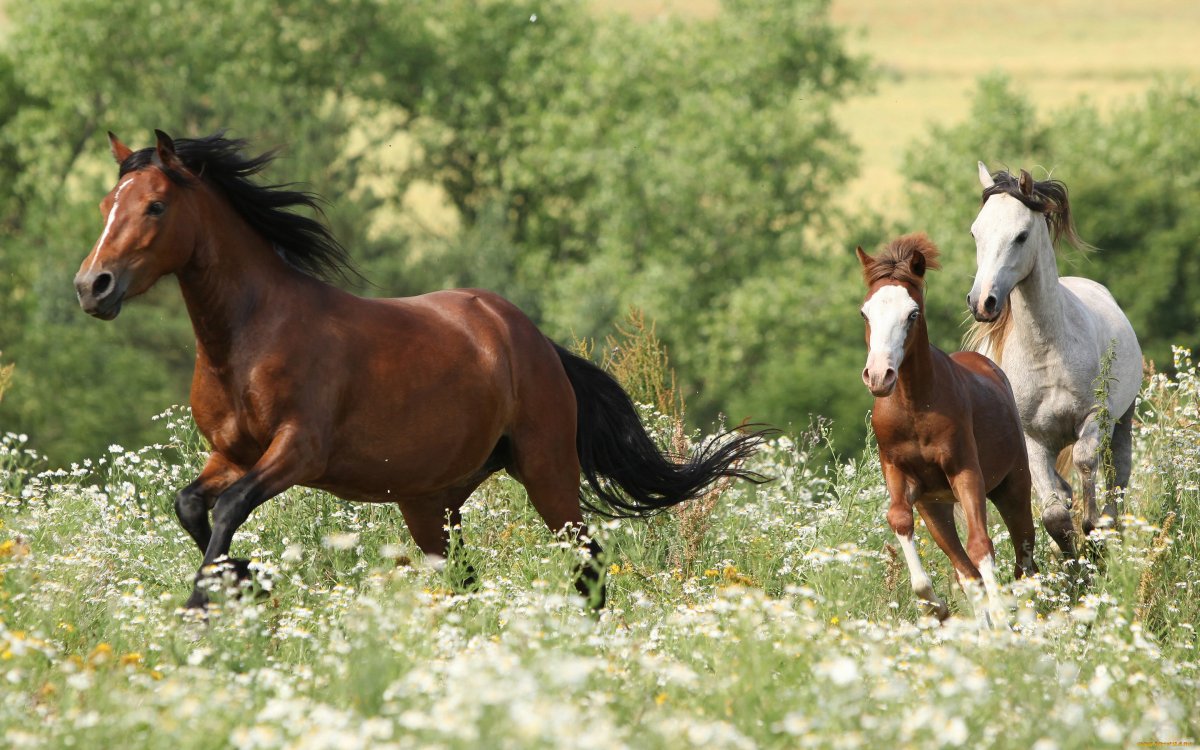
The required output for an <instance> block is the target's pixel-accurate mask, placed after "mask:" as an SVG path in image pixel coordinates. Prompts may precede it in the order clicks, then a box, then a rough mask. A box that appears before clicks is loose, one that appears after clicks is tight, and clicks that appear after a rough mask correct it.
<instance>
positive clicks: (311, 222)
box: [121, 132, 362, 282]
mask: <svg viewBox="0 0 1200 750" xmlns="http://www.w3.org/2000/svg"><path fill="white" fill-rule="evenodd" d="M246 145H247V144H246V141H244V140H241V139H232V138H226V137H225V136H224V134H223V133H220V132H218V133H215V134H213V135H210V136H206V137H203V138H178V139H176V140H175V154H176V156H178V157H179V160H180V161H181V162H183V165H184V166H185V167H187V168H188V170H189V171H190V172H191V173H192V175H195V176H196V177H198V178H200V179H202V180H204V181H206V182H207V183H209V184H210V185H211V186H213V187H215V188H216V189H217V190H219V191H220V192H221V193H223V194H224V195H225V197H226V198H227V199H228V200H229V203H230V205H232V206H233V208H234V210H235V211H237V212H238V213H239V214H240V215H241V216H242V218H243V219H245V220H246V222H247V223H248V224H249V225H250V226H251V227H252V228H253V229H254V230H255V231H257V232H258V233H259V234H261V235H262V236H263V237H265V238H266V239H267V240H268V241H269V242H271V243H272V244H273V245H274V246H275V248H276V250H277V251H278V252H279V253H280V254H281V255H282V256H283V258H284V259H285V260H286V261H287V262H288V263H289V264H291V265H292V266H293V267H295V268H297V269H299V270H300V271H303V272H304V273H306V274H308V275H309V276H313V277H316V278H319V279H324V280H326V281H343V282H348V281H350V280H352V279H360V278H362V277H361V274H359V272H358V271H357V270H356V269H355V268H354V264H353V263H352V262H351V260H350V255H349V253H347V252H346V249H345V248H344V247H342V245H341V244H340V243H339V242H338V241H337V240H336V239H334V237H333V234H331V233H330V231H329V228H328V227H326V226H325V225H324V224H323V223H321V222H320V221H318V220H316V219H312V218H309V217H307V216H301V215H300V214H296V213H293V212H292V211H290V210H288V209H290V208H291V207H293V206H303V207H306V208H310V209H312V210H313V211H314V212H316V213H317V214H320V213H321V206H320V204H321V198H320V196H318V195H316V194H314V193H310V192H306V191H302V190H291V189H289V188H291V187H293V184H283V185H258V184H255V183H254V182H253V181H251V179H250V178H251V177H252V176H253V175H256V174H258V173H259V172H261V171H262V170H263V169H265V168H266V167H267V165H268V164H270V163H271V162H272V161H273V160H274V159H275V152H274V151H268V152H266V153H264V154H260V155H258V156H254V157H246V156H243V155H242V151H243V150H244V149H245V148H246ZM148 166H155V167H157V168H159V169H161V170H162V171H163V172H164V173H165V174H166V175H167V177H169V178H170V179H171V181H172V182H174V183H176V184H178V185H183V186H188V187H190V186H192V185H193V184H194V179H195V178H193V177H192V176H191V175H187V174H183V173H180V172H178V171H176V170H173V169H170V168H168V167H166V166H164V165H163V164H162V162H161V161H160V160H159V159H158V154H157V152H156V151H155V149H154V148H144V149H142V150H140V151H135V152H133V153H132V154H130V155H129V157H128V158H126V159H125V161H124V162H122V163H121V176H124V175H126V174H128V173H129V172H136V171H138V170H139V169H144V168H145V167H148Z"/></svg>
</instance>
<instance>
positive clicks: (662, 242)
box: [0, 0, 866, 460]
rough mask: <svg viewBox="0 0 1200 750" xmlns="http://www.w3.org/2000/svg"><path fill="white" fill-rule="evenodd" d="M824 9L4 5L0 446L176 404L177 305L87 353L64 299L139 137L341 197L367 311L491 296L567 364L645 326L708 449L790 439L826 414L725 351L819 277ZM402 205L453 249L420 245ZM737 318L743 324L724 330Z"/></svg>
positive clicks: (361, 1)
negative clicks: (277, 160) (719, 418)
mask: <svg viewBox="0 0 1200 750" xmlns="http://www.w3.org/2000/svg"><path fill="white" fill-rule="evenodd" d="M827 11H828V2H826V0H802V1H801V2H787V1H785V0H728V2H726V3H725V4H724V5H723V6H722V9H721V13H720V14H719V15H718V16H717V17H716V18H713V19H711V20H704V21H692V22H684V21H681V20H673V21H665V22H659V23H650V24H638V23H635V22H633V21H631V20H629V19H628V18H625V17H622V16H599V15H594V14H591V13H589V12H588V9H587V7H586V6H584V5H583V4H581V3H578V2H571V1H569V0H549V1H548V2H544V3H539V4H538V6H537V7H536V8H534V9H529V8H524V7H521V6H514V5H512V4H511V3H509V2H501V1H500V0H451V1H450V2H442V1H441V0H406V1H404V2H401V1H400V0H343V1H341V2H331V0H298V1H297V2H293V3H288V4H287V5H286V9H285V8H283V7H281V6H279V5H278V4H270V3H246V2H244V0H214V2H211V3H204V4H196V3H187V2H184V1H183V0H163V2H157V3H154V4H152V5H149V6H147V5H146V4H144V3H138V2H133V1H132V0H121V1H119V2H100V1H99V0H46V2H39V3H22V4H19V5H16V6H13V7H12V8H11V9H10V14H11V19H10V20H11V23H12V31H11V33H10V35H9V36H8V37H7V38H6V40H5V42H4V48H3V55H2V56H0V59H2V60H3V62H0V91H2V92H3V93H5V94H11V96H10V97H8V98H6V100H5V104H4V105H3V107H0V118H3V124H4V128H2V129H0V169H3V170H4V174H3V176H4V177H6V178H10V179H7V180H6V188H5V190H6V192H5V193H4V194H3V195H0V212H3V213H2V214H0V216H3V217H4V220H5V222H6V226H9V227H11V233H10V235H11V236H10V237H9V238H8V239H7V240H6V243H5V254H4V256H3V258H2V259H0V284H3V285H4V289H3V291H4V292H5V294H4V295H2V296H0V337H2V338H0V343H2V344H3V345H4V346H5V349H6V351H7V352H8V353H9V355H10V356H11V357H12V358H13V360H14V361H16V362H17V363H18V373H19V375H18V379H17V381H16V383H15V384H14V386H13V391H12V393H11V394H10V398H9V399H6V401H5V404H4V405H3V407H2V411H0V420H3V422H4V424H5V425H6V426H8V425H10V424H11V425H14V426H17V427H19V428H20V429H22V430H23V431H27V432H29V433H30V434H32V435H33V436H34V437H35V439H36V440H37V441H38V447H39V448H41V449H42V450H44V451H47V452H49V453H50V454H51V455H52V456H54V457H55V458H58V459H60V460H65V459H70V458H74V457H78V456H80V455H82V454H84V453H87V452H92V451H95V450H96V449H97V448H98V447H102V446H103V445H106V444H107V443H109V442H124V441H129V442H136V441H137V440H139V439H142V438H141V437H140V436H142V435H144V434H145V433H144V430H145V429H146V426H147V425H148V416H149V415H150V414H151V413H153V412H154V411H157V410H158V409H161V408H162V407H164V406H165V405H167V404H168V403H170V402H173V401H179V400H182V399H183V398H184V396H185V394H186V382H187V378H188V375H189V372H190V360H191V340H190V336H189V334H188V324H187V321H186V319H185V318H184V316H183V310H182V305H180V304H179V302H178V299H177V295H175V294H174V292H173V291H172V289H171V288H170V285H164V288H163V289H162V290H160V291H158V292H157V293H156V294H153V295H151V296H150V298H149V299H148V300H147V301H146V302H145V303H143V304H140V305H134V306H132V307H131V308H130V309H129V310H127V311H126V312H125V313H124V314H123V315H122V318H121V320H120V321H119V322H118V323H116V324H112V325H105V324H103V323H100V322H98V321H93V320H89V319H87V318H86V317H84V316H83V315H82V314H81V313H80V312H79V310H78V308H77V306H76V304H75V302H74V299H73V295H72V290H71V287H70V279H71V277H72V275H73V273H74V270H75V268H76V266H77V264H78V263H79V261H80V260H81V259H82V257H83V256H84V255H85V254H86V252H87V249H88V247H89V245H90V244H91V243H92V242H94V240H95V237H96V234H97V232H98V230H99V228H100V224H99V218H98V217H97V216H96V214H95V209H94V208H93V207H94V205H95V202H96V201H97V200H98V199H99V198H100V197H101V196H102V195H103V194H104V193H105V192H106V191H107V190H108V189H110V187H111V185H112V180H113V177H114V172H115V169H114V167H113V165H112V164H111V162H110V161H109V159H108V155H107V148H106V145H105V143H104V139H103V132H104V131H105V130H108V129H111V130H114V131H115V132H117V133H118V134H121V135H122V137H123V138H124V139H125V140H126V141H127V142H128V143H130V145H139V144H141V143H145V142H146V141H145V139H146V138H148V136H149V133H150V130H151V128H154V127H159V128H163V129H165V130H167V131H168V132H171V133H173V134H175V135H193V134H199V133H206V132H212V131H214V130H217V129H220V128H225V127H228V128H230V129H231V130H232V133H233V134H234V135H237V136H244V137H248V138H250V139H251V140H252V142H253V143H254V144H255V145H256V146H261V147H262V148H269V147H271V146H274V145H286V151H285V153H286V156H287V160H286V163H285V164H283V165H280V166H279V167H277V168H276V169H275V170H274V171H273V172H272V173H271V174H269V175H268V178H273V179H276V180H279V181H300V182H304V183H306V184H307V185H308V186H309V187H311V188H312V189H315V190H317V191H319V192H322V193H324V194H325V195H328V196H331V197H332V198H333V200H332V202H331V204H330V206H329V208H328V218H329V221H330V223H331V224H332V226H333V228H334V231H335V233H336V234H337V235H338V236H339V238H340V239H341V240H342V241H343V242H344V244H346V245H347V246H348V247H350V248H351V249H352V252H353V254H354V255H355V257H357V258H358V259H359V260H360V263H361V266H362V268H363V270H364V271H365V273H366V275H367V276H368V277H370V278H372V279H373V280H374V281H375V284H376V285H375V286H374V287H366V288H363V289H360V290H359V291H365V292H367V293H371V294H388V295H394V294H404V293H416V292H421V291H428V290H430V289H433V288H439V287H442V286H450V285H479V286H485V287H490V288H493V289H496V290H497V291H499V292H501V293H503V294H505V295H506V296H509V297H510V298H512V299H513V300H514V301H516V302H517V303H518V304H520V305H522V306H523V307H524V308H525V309H526V310H527V311H529V313H530V314H531V315H532V316H533V317H534V318H535V319H536V320H537V321H538V322H539V323H540V324H542V325H543V326H544V327H545V329H546V330H547V332H548V333H549V334H551V335H553V336H554V337H556V338H559V339H569V338H570V337H571V336H572V335H578V336H589V337H595V338H597V339H602V338H603V336H604V335H605V334H607V333H609V332H610V331H611V330H612V325H613V323H614V322H615V321H617V320H618V319H619V318H620V317H621V315H622V314H623V312H624V310H625V309H627V308H628V307H629V306H637V307H640V308H641V309H643V310H645V311H646V313H647V315H648V317H650V318H651V319H653V320H655V321H656V322H657V330H658V331H659V332H660V335H661V336H662V337H663V339H664V341H665V342H666V343H667V344H668V345H669V346H670V349H671V352H672V357H673V361H674V362H675V364H676V366H677V368H678V371H679V373H680V378H681V386H682V387H683V389H684V390H685V391H689V392H692V393H695V392H697V391H701V392H702V393H703V395H702V396H701V397H698V398H696V399H695V400H693V403H694V404H697V406H698V407H699V408H698V409H697V410H695V412H694V413H696V416H697V419H698V421H707V420H708V419H711V418H712V417H713V416H715V414H716V412H717V411H719V410H723V409H724V410H728V409H729V405H730V404H736V405H737V408H739V409H753V410H754V413H752V414H751V416H753V417H755V418H758V419H764V420H768V421H775V422H788V421H795V422H804V421H807V411H803V410H806V409H810V408H813V409H814V410H815V409H816V407H819V406H820V405H821V400H820V399H817V398H804V399H800V400H792V401H789V402H787V405H786V406H785V407H784V408H783V409H780V410H776V409H774V408H772V407H773V404H771V403H770V402H768V401H766V400H765V399H764V398H762V397H757V396H756V397H747V396H746V394H745V392H744V391H745V390H746V388H747V384H746V383H747V380H746V378H744V377H742V378H738V377H729V376H727V374H726V373H725V372H723V371H721V370H719V369H718V368H720V367H722V366H724V365H725V364H727V359H726V358H725V355H724V351H725V350H727V349H730V348H731V347H732V346H734V345H737V344H738V343H739V342H738V341H736V340H734V339H731V338H730V337H733V336H741V335H742V333H740V331H744V330H747V329H751V328H754V327H755V326H756V325H757V324H760V323H761V324H768V323H771V322H772V321H773V320H774V319H777V318H778V317H779V316H780V315H782V314H783V313H781V312H774V313H772V314H773V315H774V316H775V318H770V317H768V318H765V319H762V320H758V321H754V320H751V319H750V318H749V317H747V316H749V315H750V314H751V313H754V314H764V312H763V309H762V307H761V305H759V304H758V299H759V298H760V297H761V295H762V293H763V292H762V290H764V289H769V290H771V293H772V294H773V295H775V297H776V298H778V299H780V300H781V301H784V302H786V301H788V300H789V299H790V298H789V297H788V296H787V295H786V294H785V293H784V292H783V291H782V290H781V289H776V288H775V284H780V285H785V286H786V285H787V284H788V283H789V281H788V279H787V278H785V277H783V276H782V274H784V273H786V274H789V275H796V276H799V277H807V276H809V275H811V274H805V273H803V272H804V271H806V270H807V265H808V264H809V263H813V264H815V265H817V266H819V267H823V266H824V265H826V257H827V255H828V253H827V252H826V250H825V246H824V245H820V244H817V243H814V242H810V241H806V240H805V237H806V236H816V235H822V234H829V233H832V232H834V231H837V230H836V227H839V226H841V224H840V222H841V217H839V215H838V212H836V211H832V210H831V209H830V208H829V205H830V197H831V196H832V195H833V194H834V193H835V192H836V191H837V189H838V187H839V186H840V185H841V184H843V183H844V182H845V181H846V179H847V178H848V177H849V176H850V175H851V174H852V172H853V168H854V152H853V149H852V148H851V147H850V145H849V143H848V140H847V138H846V136H845V134H844V133H842V132H841V131H840V130H839V129H838V127H837V126H836V123H835V122H834V120H833V117H832V115H831V113H830V108H831V105H832V104H833V103H834V102H836V101H837V100H838V99H840V98H842V97H844V96H846V95H847V94H848V93H850V92H852V91H854V90H855V89H856V88H857V87H858V86H860V85H861V83H862V82H863V80H864V79H865V78H866V67H865V63H864V62H863V61H862V60H861V59H858V58H855V57H852V56H850V55H849V54H847V52H846V51H845V49H844V47H843V45H842V40H841V38H840V34H839V32H838V31H837V30H836V29H835V28H834V27H832V26H831V25H830V23H829V20H828V13H827ZM112 40H120V43H116V44H114V43H113V41H112ZM17 60H19V61H20V65H16V64H15V62H14V61H17ZM415 186H424V187H425V188H427V189H428V190H430V191H432V194H433V195H434V196H435V199H436V197H438V196H440V199H441V200H442V201H444V204H445V205H444V206H443V207H442V208H443V209H444V210H446V211H448V212H449V213H451V214H452V215H453V217H454V221H452V222H451V225H452V226H453V227H456V228H457V229H452V230H450V231H446V232H442V233H438V232H429V231H424V230H423V229H422V228H421V227H420V226H419V222H417V224H414V223H413V222H414V221H415V220H416V219H414V217H413V216H412V214H413V212H412V211H410V199H411V195H412V193H411V189H412V188H414V187H415ZM397 217H399V218H397ZM401 219H403V220H401ZM417 219H419V217H417ZM784 258H789V259H790V260H789V261H788V262H787V263H786V264H784V263H783V260H782V259H784ZM781 264H782V265H781ZM812 278H813V279H814V280H813V282H812V286H813V288H816V287H817V285H819V283H820V282H819V281H816V279H817V278H818V276H812ZM806 288H807V287H806ZM798 310H799V312H800V315H801V316H802V317H803V316H804V315H807V314H808V312H809V310H808V308H807V307H806V306H803V305H802V306H799V308H798ZM735 312H736V313H737V314H738V315H740V316H742V318H744V319H743V320H740V321H739V322H738V323H737V325H735V326H729V325H723V323H722V321H724V320H725V319H726V318H727V317H728V316H729V315H730V314H732V313H735ZM830 314H833V313H832V312H831V313H830ZM851 315H852V313H851ZM799 327H800V328H803V326H799ZM791 345H792V346H794V347H797V348H799V349H804V347H807V346H810V343H809V342H808V340H806V339H804V338H803V337H800V340H798V341H796V342H793V343H792V344H791ZM831 346H832V339H830V341H828V342H824V343H821V344H820V345H819V348H818V349H816V350H815V351H816V352H824V351H826V350H828V349H829V348H830V347H831ZM768 356H770V357H775V358H776V360H772V364H771V365H770V366H771V368H774V369H778V370H779V371H780V372H781V373H783V372H785V371H788V366H785V365H784V364H783V362H785V361H786V360H787V359H788V358H789V357H791V360H792V362H793V364H794V365H796V366H798V367H803V366H807V365H808V363H810V362H819V361H822V359H823V358H822V357H821V356H818V355H817V354H811V353H804V352H801V353H799V354H796V355H795V356H794V357H793V356H791V355H785V354H781V353H779V352H774V351H768V348H767V347H764V346H761V345H755V346H750V347H746V348H745V349H744V351H743V353H742V354H741V355H739V359H737V360H736V365H737V366H739V367H741V368H742V372H743V373H745V372H751V371H756V369H757V368H758V367H759V366H760V365H762V364H763V363H765V362H767V359H765V358H766V357H768ZM780 357H782V359H779V358H780ZM772 377H773V379H774V380H775V381H778V382H780V383H782V382H785V381H787V380H788V379H789V376H788V375H783V374H781V375H778V376H772ZM790 377H792V378H794V379H796V380H798V381H803V380H804V378H806V377H807V374H806V373H799V372H793V373H792V375H791V376H790ZM780 390H782V389H780ZM793 410H796V411H793ZM733 416H735V417H740V416H742V414H740V413H736V412H735V413H733Z"/></svg>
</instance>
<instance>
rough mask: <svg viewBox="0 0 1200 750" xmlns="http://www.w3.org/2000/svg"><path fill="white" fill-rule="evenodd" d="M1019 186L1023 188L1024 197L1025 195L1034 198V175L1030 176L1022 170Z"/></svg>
mask: <svg viewBox="0 0 1200 750" xmlns="http://www.w3.org/2000/svg"><path fill="white" fill-rule="evenodd" d="M1018 184H1019V185H1020V187H1021V194H1022V195H1024V196H1025V197H1026V198H1032V197H1033V175H1031V174H1029V173H1028V172H1026V171H1025V170H1024V169H1022V170H1021V179H1020V180H1018Z"/></svg>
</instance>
